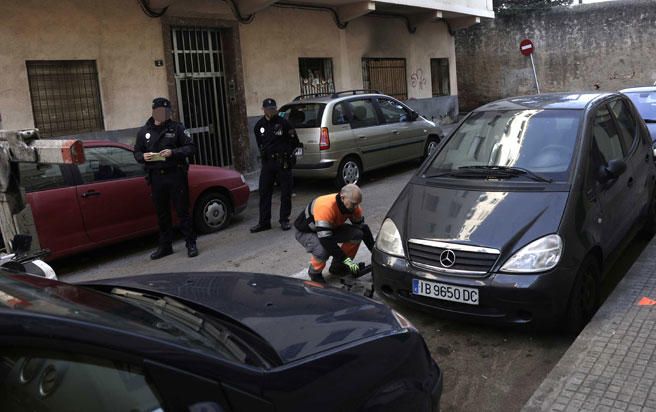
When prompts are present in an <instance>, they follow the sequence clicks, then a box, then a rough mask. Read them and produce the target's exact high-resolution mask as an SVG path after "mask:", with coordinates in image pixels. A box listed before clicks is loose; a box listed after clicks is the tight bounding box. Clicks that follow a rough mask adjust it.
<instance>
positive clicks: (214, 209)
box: [20, 141, 250, 260]
mask: <svg viewBox="0 0 656 412" xmlns="http://www.w3.org/2000/svg"><path fill="white" fill-rule="evenodd" d="M84 152H85V157H86V162H85V163H84V164H81V165H36V164H29V163H21V164H20V171H21V183H22V185H23V187H24V188H25V191H26V192H27V200H28V202H29V204H30V206H31V207H32V213H33V215H34V221H35V223H36V229H37V232H38V234H39V242H40V244H41V247H42V248H45V249H50V250H51V251H52V254H51V255H50V256H49V257H48V259H49V260H52V259H56V258H59V257H62V256H67V255H72V254H74V253H78V252H81V251H84V250H88V249H93V248H96V247H99V246H103V245H107V244H110V243H115V242H119V241H122V240H125V239H130V238H134V237H138V236H142V235H145V234H148V233H152V232H156V231H157V218H156V215H155V206H154V205H153V202H152V200H151V197H150V188H149V187H148V185H147V183H146V180H145V179H144V176H145V172H144V169H143V166H142V165H141V164H139V163H137V162H136V161H135V160H134V157H133V155H132V147H130V146H128V145H125V144H121V143H116V142H109V141H87V142H84ZM249 195H250V191H249V189H248V185H246V182H245V180H244V178H243V176H242V175H240V174H239V173H238V172H235V171H232V170H228V169H223V168H219V167H211V166H196V165H192V166H191V167H190V168H189V198H190V205H191V213H192V214H193V221H194V226H195V228H196V231H197V232H198V233H210V232H215V231H217V230H220V229H223V228H224V227H225V226H226V225H227V224H228V223H229V221H230V218H231V217H232V216H233V215H234V214H236V213H240V212H242V211H243V210H244V209H245V208H246V205H247V203H248V197H249ZM173 216H175V213H173Z"/></svg>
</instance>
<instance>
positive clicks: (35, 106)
mask: <svg viewBox="0 0 656 412" xmlns="http://www.w3.org/2000/svg"><path fill="white" fill-rule="evenodd" d="M26 65H27V77H28V80H29V84H30V96H31V98H32V111H33V113H34V126H35V127H37V128H38V129H39V130H40V132H41V135H42V136H44V137H52V136H61V135H69V134H76V133H83V132H95V131H101V130H104V129H105V127H104V121H103V113H102V105H101V103H100V87H99V85H98V70H97V68H96V62H95V61H93V60H46V61H27V62H26Z"/></svg>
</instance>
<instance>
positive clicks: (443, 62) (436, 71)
mask: <svg viewBox="0 0 656 412" xmlns="http://www.w3.org/2000/svg"><path fill="white" fill-rule="evenodd" d="M430 62H431V85H432V86H431V87H432V89H433V97H435V96H450V95H451V88H450V85H449V59H431V61H430Z"/></svg>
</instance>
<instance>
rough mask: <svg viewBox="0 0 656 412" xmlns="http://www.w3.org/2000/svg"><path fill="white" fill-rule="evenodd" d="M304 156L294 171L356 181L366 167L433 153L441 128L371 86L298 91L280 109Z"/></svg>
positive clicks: (367, 168) (440, 135) (349, 181)
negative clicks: (328, 91)
mask: <svg viewBox="0 0 656 412" xmlns="http://www.w3.org/2000/svg"><path fill="white" fill-rule="evenodd" d="M280 116H282V117H284V118H286V119H288V120H289V121H290V122H291V123H292V125H293V126H294V127H295V128H296V131H297V133H298V136H299V139H300V140H301V143H303V146H304V147H303V150H304V153H303V156H302V157H301V158H300V159H299V160H298V162H297V164H296V166H295V168H294V175H295V176H300V177H318V178H334V179H335V180H336V183H337V185H338V186H340V187H341V186H343V185H345V184H347V183H357V182H358V181H360V179H361V178H362V174H363V173H364V172H365V171H371V170H374V169H378V168H381V167H385V166H388V165H391V164H394V163H398V162H403V161H407V160H411V159H419V158H422V157H424V156H427V155H428V154H430V153H432V152H433V151H434V150H435V148H436V147H437V144H438V143H439V141H440V139H441V138H442V137H443V134H444V133H443V132H442V129H441V128H440V127H439V126H437V125H436V124H435V123H433V122H431V121H430V120H427V119H425V118H423V117H422V116H420V115H419V114H417V113H416V112H415V111H413V110H412V109H410V108H409V107H408V106H406V105H405V104H403V103H401V102H399V101H398V100H396V99H394V98H392V97H390V96H386V95H383V94H379V93H377V92H376V93H374V92H370V91H361V90H354V91H346V92H340V93H332V94H326V95H319V96H317V95H312V96H299V97H297V98H296V99H295V100H294V101H293V102H291V103H288V104H286V105H284V106H282V107H281V108H280Z"/></svg>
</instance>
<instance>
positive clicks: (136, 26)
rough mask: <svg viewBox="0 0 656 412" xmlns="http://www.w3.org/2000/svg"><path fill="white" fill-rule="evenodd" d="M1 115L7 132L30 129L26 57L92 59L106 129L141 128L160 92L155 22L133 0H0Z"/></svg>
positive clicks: (158, 37)
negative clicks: (0, 20)
mask: <svg viewBox="0 0 656 412" xmlns="http://www.w3.org/2000/svg"><path fill="white" fill-rule="evenodd" d="M0 16H2V23H1V24H0V39H2V41H0V115H2V127H4V128H6V129H13V128H27V127H34V120H33V115H32V104H31V101H30V95H29V85H28V79H27V69H26V66H25V61H26V60H77V59H80V60H96V62H97V67H98V73H99V81H100V92H101V101H102V106H103V114H104V121H105V128H106V129H107V130H115V129H125V128H130V127H135V126H138V125H140V124H143V122H144V119H145V118H146V117H147V116H149V115H150V103H151V101H152V99H153V97H154V96H158V95H166V94H167V86H166V68H165V67H155V64H154V61H155V60H157V59H163V58H164V49H163V42H162V29H161V23H160V21H159V20H158V19H151V18H149V17H147V16H145V15H144V14H143V13H142V12H141V10H140V9H139V5H138V3H137V2H136V1H134V0H113V1H112V2H105V1H101V0H59V1H48V0H40V1H39V0H31V1H25V0H2V1H0Z"/></svg>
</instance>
